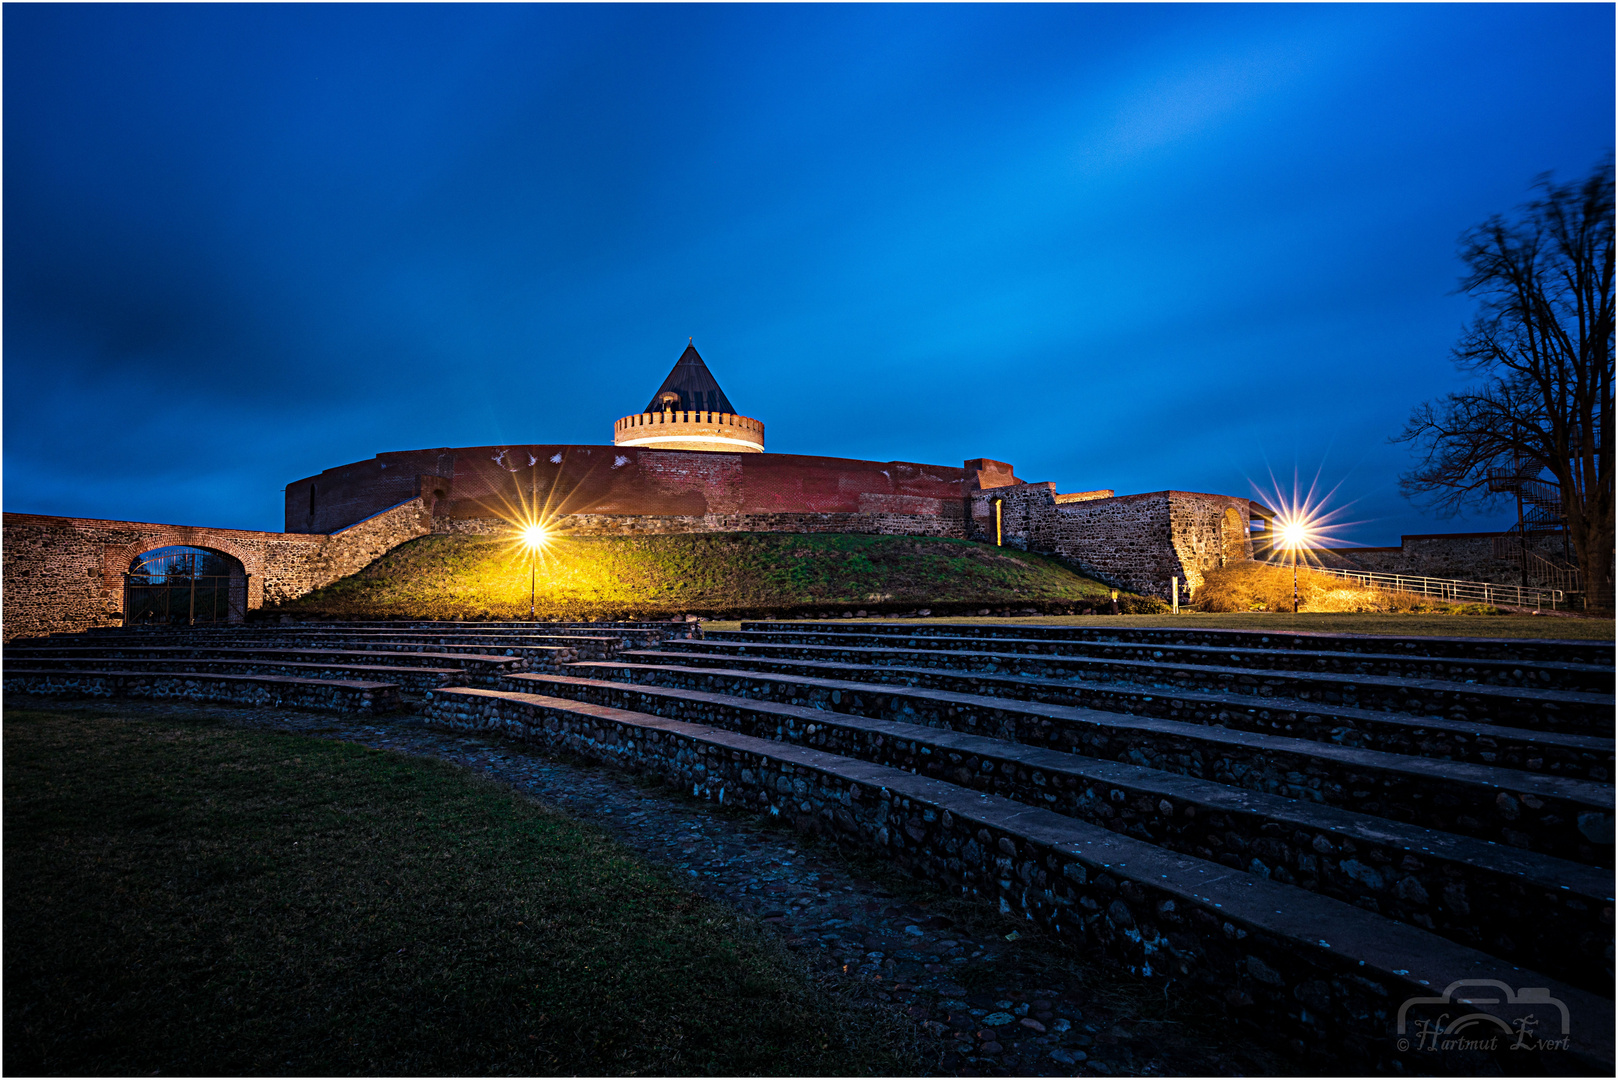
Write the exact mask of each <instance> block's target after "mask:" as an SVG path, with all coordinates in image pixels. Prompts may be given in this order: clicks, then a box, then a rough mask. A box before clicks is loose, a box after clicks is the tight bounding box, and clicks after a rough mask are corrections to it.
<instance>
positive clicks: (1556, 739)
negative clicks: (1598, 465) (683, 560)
mask: <svg viewBox="0 0 1618 1080" xmlns="http://www.w3.org/2000/svg"><path fill="white" fill-rule="evenodd" d="M691 657H702V658H705V659H712V660H725V661H732V662H734V661H735V660H736V659H738V658H737V657H735V656H732V655H730V654H728V653H694V652H685V651H680V652H660V651H657V650H655V649H633V650H627V651H625V652H623V653H620V654H619V656H618V657H616V658H614V661H609V662H616V661H618V660H623V661H628V662H636V661H639V660H643V659H651V660H668V661H678V660H684V659H688V658H691ZM761 659H767V660H768V661H769V662H770V663H773V664H790V665H794V666H802V667H805V668H811V669H813V668H850V667H852V668H860V669H861V670H865V671H872V672H888V671H892V672H898V673H901V674H915V675H926V676H929V677H938V676H945V677H955V678H962V679H979V680H986V681H991V682H995V683H1005V684H1010V685H1012V686H1016V685H1018V684H1024V683H1026V684H1028V685H1030V686H1033V687H1039V688H1044V687H1048V688H1051V689H1056V690H1077V691H1081V692H1085V691H1088V692H1100V693H1106V694H1116V695H1119V696H1120V697H1139V698H1141V699H1143V700H1146V701H1151V700H1153V699H1158V698H1161V699H1163V700H1166V701H1194V702H1197V703H1198V704H1202V705H1208V706H1218V707H1221V708H1225V709H1229V710H1231V711H1240V712H1257V711H1261V710H1262V711H1265V712H1272V713H1273V712H1285V713H1298V714H1300V716H1318V717H1320V718H1321V719H1323V720H1331V719H1334V718H1337V717H1341V718H1343V719H1344V720H1351V721H1354V722H1355V723H1358V724H1386V725H1389V726H1393V727H1409V728H1427V729H1430V730H1435V731H1447V732H1450V733H1452V734H1456V735H1468V736H1473V737H1476V736H1487V737H1490V738H1506V739H1517V740H1520V741H1522V742H1528V743H1541V744H1544V745H1547V746H1561V747H1566V748H1569V749H1573V750H1591V751H1594V752H1597V753H1600V752H1603V751H1604V752H1606V753H1608V754H1618V740H1615V739H1603V738H1601V737H1599V736H1595V735H1576V734H1573V733H1571V732H1566V731H1541V730H1539V729H1537V728H1514V727H1506V726H1505V725H1503V724H1490V723H1487V722H1484V721H1474V720H1452V719H1450V718H1448V717H1444V716H1410V715H1406V714H1403V713H1395V712H1385V711H1379V710H1376V709H1356V708H1353V707H1352V706H1348V705H1328V704H1325V703H1323V702H1315V701H1302V700H1300V699H1297V698H1265V699H1263V700H1264V701H1265V702H1267V703H1270V704H1264V705H1260V704H1258V703H1257V702H1256V701H1255V702H1254V703H1252V704H1249V703H1247V702H1245V701H1240V700H1237V701H1233V700H1232V697H1231V695H1229V694H1213V693H1209V692H1207V691H1205V690H1186V691H1180V690H1172V691H1164V690H1160V689H1158V688H1156V687H1141V688H1139V689H1130V688H1129V687H1128V686H1127V685H1125V684H1120V683H1101V682H1088V681H1085V680H1082V679H1048V678H1045V677H1044V676H1041V675H1004V674H998V673H995V672H986V671H951V670H948V669H945V668H917V667H900V666H898V665H890V664H868V665H859V664H854V663H850V662H847V661H838V660H793V659H789V658H784V657H782V658H776V657H765V658H761ZM569 666H571V665H569ZM738 670H741V669H738ZM772 674H780V673H779V672H773V673H772ZM806 677H812V676H806ZM850 681H856V680H850ZM869 685H873V686H888V685H893V684H891V683H872V684H869ZM899 685H905V684H899ZM915 689H927V688H926V687H916V688H915ZM942 692H944V693H956V692H958V691H942ZM978 696H980V697H991V696H993V695H988V694H983V695H978ZM1008 700H1012V701H1028V700H1030V699H1028V698H1009V699H1008ZM1042 704H1058V703H1057V702H1044V703H1042ZM1066 707H1067V708H1074V709H1082V708H1089V707H1090V706H1085V705H1070V706H1066ZM1096 711H1098V712H1111V711H1112V710H1110V709H1098V710H1096ZM1121 715H1125V716H1133V715H1135V714H1133V713H1122V714H1121ZM1179 722H1181V723H1184V722H1185V721H1179ZM1201 726H1207V725H1201ZM1309 741H1311V742H1313V741H1315V740H1309Z"/></svg>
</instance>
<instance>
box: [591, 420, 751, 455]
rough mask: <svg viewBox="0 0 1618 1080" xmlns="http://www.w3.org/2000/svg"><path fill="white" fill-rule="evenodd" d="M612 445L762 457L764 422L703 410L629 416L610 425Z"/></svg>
mask: <svg viewBox="0 0 1618 1080" xmlns="http://www.w3.org/2000/svg"><path fill="white" fill-rule="evenodd" d="M612 441H613V445H615V446H644V447H646V448H647V449H650V450H723V451H725V452H726V453H731V454H737V453H741V454H762V453H763V452H764V422H763V421H762V420H754V419H753V418H752V417H750V416H737V415H736V414H735V413H722V412H708V411H706V410H704V411H701V412H684V411H682V412H675V411H673V410H672V409H668V410H663V411H661V412H644V413H632V414H630V415H629V416H625V417H622V418H620V419H618V420H617V421H615V422H614V423H613V425H612Z"/></svg>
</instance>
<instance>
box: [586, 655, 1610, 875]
mask: <svg viewBox="0 0 1618 1080" xmlns="http://www.w3.org/2000/svg"><path fill="white" fill-rule="evenodd" d="M567 670H568V671H571V672H577V673H578V674H580V675H583V676H587V677H588V676H597V677H600V676H610V677H611V678H615V679H621V680H623V681H638V680H639V679H641V678H645V679H646V680H647V681H664V684H665V685H670V684H674V683H677V684H679V685H681V686H682V687H689V688H690V689H691V690H692V691H693V692H700V691H697V687H699V686H701V685H702V682H703V680H706V679H713V678H715V676H716V675H718V672H719V671H721V670H722V669H691V668H684V669H682V668H675V667H669V668H661V667H659V668H655V669H649V668H648V667H647V666H645V665H624V664H621V663H618V662H616V661H592V662H586V663H583V664H574V665H570V666H569V668H568V669H567ZM718 677H719V678H720V679H722V680H725V681H724V682H721V683H719V684H718V685H722V686H724V687H725V688H726V689H727V690H731V691H736V690H738V689H742V690H745V691H748V692H750V693H751V694H752V695H756V696H771V697H775V698H777V699H778V700H786V701H789V702H798V703H801V704H804V705H809V706H815V705H819V706H820V707H822V708H824V709H827V710H830V711H837V712H850V713H858V714H859V715H862V716H867V717H871V718H874V719H886V720H900V721H905V722H908V723H920V724H925V725H927V726H930V727H941V728H949V729H951V730H956V731H962V732H964V733H966V734H975V735H986V736H989V737H992V738H999V739H1004V740H1007V741H1009V742H1018V743H1023V744H1026V745H1030V746H1045V747H1050V748H1052V749H1056V750H1062V751H1068V752H1072V753H1077V754H1082V755H1084V756H1087V757H1094V758H1102V759H1108V760H1114V761H1125V762H1129V763H1131V764H1136V765H1143V766H1146V767H1148V768H1154V769H1162V770H1165V771H1169V772H1178V773H1184V774H1186V775H1191V776H1200V777H1202V778H1204V779H1210V780H1216V781H1218V782H1220V783H1227V784H1231V785H1234V786H1237V787H1243V788H1247V789H1249V790H1254V791H1264V792H1267V793H1269V794H1277V795H1284V796H1287V797H1289V798H1297V799H1308V800H1311V801H1316V802H1323V803H1326V804H1328V805H1331V806H1339V807H1343V808H1345V809H1351V810H1357V811H1360V812H1362V813H1370V814H1376V815H1378V816H1382V817H1388V818H1392V819H1395V820H1400V821H1406V822H1411V823H1414V824H1420V825H1424V826H1426V827H1429V828H1435V829H1440V830H1443V831H1446V832H1456V833H1462V834H1465V835H1470V836H1477V837H1479V838H1481V839H1486V840H1491V841H1501V842H1504V843H1506V844H1509V845H1511V846H1513V847H1521V848H1525V849H1528V850H1535V851H1542V852H1544V853H1546V854H1552V855H1557V856H1559V857H1562V858H1568V859H1574V860H1577V861H1579V862H1587V863H1596V864H1601V865H1609V866H1610V865H1611V864H1612V859H1613V848H1612V823H1613V822H1612V814H1613V788H1612V787H1611V786H1609V785H1603V784H1594V783H1590V782H1588V781H1583V780H1576V779H1572V778H1569V777H1562V776H1550V775H1545V774H1542V773H1530V772H1522V771H1518V770H1514V769H1503V768H1499V767H1497V766H1486V765H1474V764H1470V763H1467V762H1458V761H1445V760H1440V759H1429V758H1417V757H1410V756H1406V755H1402V754H1389V753H1384V752H1381V751H1375V750H1362V749H1357V748H1353V747H1344V746H1337V745H1334V744H1329V743H1318V742H1311V741H1309V740H1305V739H1297V738H1286V737H1281V736H1275V735H1267V734H1262V733H1258V732H1247V731H1238V730H1233V729H1228V728H1220V727H1213V726H1208V725H1202V724H1188V723H1184V722H1182V721H1174V720H1158V719H1154V718H1151V717H1132V716H1125V715H1121V714H1118V713H1105V712H1099V711H1097V710H1094V709H1083V708H1075V707H1072V706H1065V705H1048V704H1044V703H1042V702H1025V701H1016V700H1012V699H1008V698H994V697H982V696H978V695H972V694H957V693H951V692H948V691H942V690H921V689H916V688H912V687H903V686H894V685H887V684H876V683H849V682H839V681H837V680H828V679H805V678H791V677H777V676H769V675H763V674H760V673H754V672H743V671H731V672H725V673H724V674H723V675H718ZM1525 800H1526V801H1525Z"/></svg>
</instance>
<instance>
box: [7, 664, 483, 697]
mask: <svg viewBox="0 0 1618 1080" xmlns="http://www.w3.org/2000/svg"><path fill="white" fill-rule="evenodd" d="M15 663H16V662H15V661H13V660H11V659H9V658H8V659H7V661H6V664H5V670H6V671H10V670H11V669H12V667H13V666H14V665H15ZM24 663H25V664H26V666H27V668H29V669H31V670H34V671H67V670H83V669H84V668H85V667H86V661H85V660H82V659H75V658H72V657H52V656H30V657H29V658H28V659H27V660H26V661H25V662H24ZM92 663H93V666H94V667H95V668H96V669H97V670H100V671H120V672H122V671H130V672H150V673H153V674H165V673H168V674H173V673H185V672H201V673H206V674H211V675H289V676H292V677H294V678H300V679H336V680H339V681H348V680H355V679H358V680H360V681H371V682H389V683H394V684H395V685H397V686H399V687H400V688H402V689H405V690H412V691H423V690H432V689H435V688H437V687H440V686H467V685H475V684H477V683H480V682H483V681H484V680H485V679H492V678H494V677H495V676H493V675H488V676H483V677H481V678H480V677H478V676H476V675H473V674H472V673H469V672H468V671H466V670H465V669H464V668H449V667H419V666H418V667H398V666H392V667H390V666H385V665H381V664H331V663H296V662H291V661H284V660H196V659H171V660H156V659H128V658H121V657H98V658H96V659H95V660H94V661H93V662H92Z"/></svg>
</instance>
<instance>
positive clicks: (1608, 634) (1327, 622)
mask: <svg viewBox="0 0 1618 1080" xmlns="http://www.w3.org/2000/svg"><path fill="white" fill-rule="evenodd" d="M837 621H838V622H840V623H858V622H862V621H864V622H870V621H878V620H869V619H867V620H861V619H839V620H837ZM880 621H884V622H892V621H895V620H891V619H887V620H880ZM897 621H901V622H920V623H939V622H951V623H963V624H968V625H975V624H995V623H1027V624H1029V625H1036V624H1037V625H1042V626H1053V625H1054V626H1134V627H1139V626H1183V627H1195V628H1198V629H1201V628H1217V629H1226V630H1312V631H1316V632H1320V633H1334V634H1345V633H1346V634H1404V635H1411V636H1419V637H1491V638H1554V639H1566V640H1570V641H1585V640H1590V641H1602V640H1605V641H1612V640H1613V634H1614V624H1613V620H1612V619H1609V618H1569V617H1564V616H1553V615H1434V614H1430V613H1429V614H1399V615H1388V614H1379V613H1364V614H1361V613H1333V612H1320V613H1313V612H1303V613H1301V614H1298V615H1292V614H1280V613H1275V612H1263V611H1255V612H1241V613H1236V614H1203V613H1200V612H1187V613H1183V614H1180V615H1083V616H1080V615H1071V616H1069V615H1039V616H1030V617H1027V618H995V617H982V618H948V619H905V620H897ZM703 625H704V626H706V627H709V628H711V629H714V630H735V629H738V628H739V627H740V626H741V622H740V621H739V620H735V619H732V620H728V621H723V622H721V621H711V622H707V623H704V624H703Z"/></svg>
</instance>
